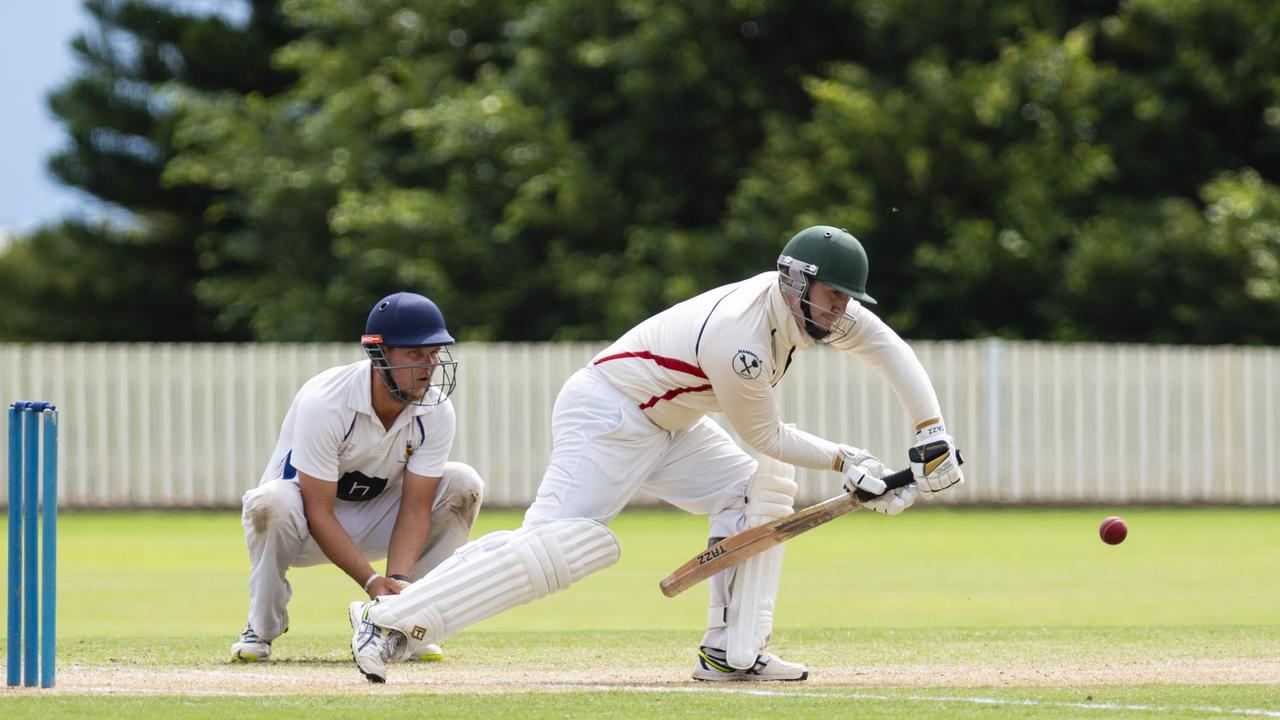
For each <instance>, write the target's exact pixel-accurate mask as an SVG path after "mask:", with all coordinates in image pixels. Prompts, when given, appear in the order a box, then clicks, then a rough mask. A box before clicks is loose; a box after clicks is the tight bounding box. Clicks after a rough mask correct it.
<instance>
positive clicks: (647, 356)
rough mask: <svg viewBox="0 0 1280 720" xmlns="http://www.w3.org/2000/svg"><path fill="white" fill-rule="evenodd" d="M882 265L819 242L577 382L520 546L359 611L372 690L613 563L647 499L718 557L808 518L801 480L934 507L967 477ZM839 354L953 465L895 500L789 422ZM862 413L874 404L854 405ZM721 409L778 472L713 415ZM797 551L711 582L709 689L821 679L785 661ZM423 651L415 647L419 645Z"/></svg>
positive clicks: (669, 322)
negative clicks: (881, 383) (627, 511)
mask: <svg viewBox="0 0 1280 720" xmlns="http://www.w3.org/2000/svg"><path fill="white" fill-rule="evenodd" d="M867 274H868V262H867V255H866V252H865V251H864V249H863V247H862V244H861V243H859V242H858V240H857V239H856V238H855V237H854V236H853V235H851V234H849V233H848V232H847V231H845V230H842V229H839V228H835V227H828V226H822V225H820V226H815V227H810V228H806V229H805V230H802V231H801V232H799V233H797V234H796V235H795V236H794V237H792V238H791V240H790V241H789V242H788V243H787V244H786V246H785V247H784V248H783V250H782V254H781V256H780V257H779V258H778V261H777V269H776V270H775V271H770V272H765V273H761V274H759V275H756V276H755V277H752V278H748V279H746V280H743V281H741V282H737V283H734V284H731V285H726V286H723V287H718V288H716V289H714V290H710V291H708V292H705V293H703V294H701V295H698V296H696V297H694V298H691V299H689V300H686V301H684V302H681V303H679V304H677V305H675V306H673V307H671V308H669V309H667V310H665V311H663V312H661V313H658V314H657V315H655V316H653V317H651V318H649V319H648V320H645V321H644V322H642V323H640V324H639V325H637V326H636V327H634V328H632V329H631V330H630V331H628V332H627V333H626V334H625V335H623V336H622V337H621V338H619V339H618V340H617V341H616V342H614V343H613V344H612V345H610V346H609V347H608V348H606V349H605V350H603V351H602V352H601V353H600V354H599V355H597V356H596V357H595V358H594V359H592V361H591V362H590V363H589V364H588V365H587V366H586V367H584V368H582V369H580V370H578V371H577V372H576V373H574V374H573V375H572V376H571V377H570V378H569V379H568V380H567V381H566V382H565V384H564V387H563V388H562V389H561V391H560V394H559V396H558V397H557V399H556V403H555V407H554V410H553V412H552V416H551V432H552V451H551V459H550V463H549V465H548V467H547V469H546V472H545V474H544V475H543V478H542V484H541V485H540V487H539V488H538V492H537V497H536V499H535V500H534V502H533V504H532V505H531V506H530V507H529V509H528V511H527V512H526V514H525V517H524V523H523V525H522V526H521V527H520V528H519V529H518V530H515V531H503V532H496V533H491V534H489V535H486V536H484V537H481V538H479V539H478V540H476V541H474V542H472V543H469V544H467V545H466V546H464V547H462V548H461V549H460V550H459V551H458V552H457V553H455V554H454V555H453V557H451V558H449V559H448V560H445V561H444V562H443V563H441V564H440V565H439V566H438V567H436V568H435V569H434V570H432V571H431V572H430V573H428V574H427V575H426V576H425V577H423V578H422V579H421V580H418V581H416V582H414V583H413V584H412V585H410V586H409V587H408V588H405V589H403V590H402V591H401V592H400V593H399V594H396V595H386V596H382V597H378V598H374V599H373V600H371V601H368V602H359V601H357V602H354V603H352V604H351V606H350V608H349V609H348V612H349V614H350V619H351V622H352V625H353V627H355V629H356V631H355V634H354V636H353V637H352V644H351V649H352V656H353V658H354V660H355V663H356V665H357V667H358V668H359V670H360V672H361V673H362V674H364V676H365V677H366V678H367V679H369V680H370V681H372V682H385V680H386V676H387V665H388V663H389V662H392V661H395V660H396V659H398V658H401V657H405V656H411V655H413V654H414V653H415V652H417V651H418V650H417V649H418V648H421V647H423V646H425V645H427V644H429V643H438V642H440V641H441V640H442V639H444V638H447V637H449V636H450V635H452V634H454V633H456V632H458V631H459V630H461V629H463V628H464V627H467V626H469V625H471V624H473V623H476V622H479V621H480V620H483V619H485V618H488V617H490V616H492V615H494V614H496V613H499V612H502V611H503V610H506V609H509V608H512V607H515V606H517V605H521V604H524V603H527V602H530V601H532V600H536V599H538V598H541V597H544V596H545V595H548V594H550V593H552V592H555V591H557V590H561V589H563V588H566V587H568V586H569V585H570V584H572V583H573V582H576V581H577V580H579V579H581V578H582V577H584V576H586V575H588V574H590V573H593V572H596V571H598V570H600V569H602V568H605V567H608V566H609V565H612V564H613V563H614V562H615V561H616V560H617V559H618V554H619V550H618V544H617V541H616V539H615V538H614V536H613V534H612V533H611V532H610V531H609V529H608V527H607V526H608V524H609V523H610V521H612V520H613V518H614V517H615V516H616V515H617V514H618V513H619V512H621V511H622V508H623V507H624V506H625V505H626V504H627V501H629V500H630V499H631V498H632V497H633V496H634V495H635V494H636V492H638V491H639V490H641V489H643V490H645V491H647V492H648V493H650V494H652V495H654V496H656V497H658V498H661V499H662V500H665V501H666V502H668V503H670V504H672V505H674V506H676V507H678V508H681V509H683V510H686V511H688V512H691V513H696V514H699V515H706V516H708V518H709V520H710V535H711V538H712V542H713V543H714V542H716V541H718V540H719V539H720V538H723V537H725V536H728V535H731V534H733V533H735V532H737V531H739V530H742V529H743V528H745V527H748V526H753V525H758V524H762V523H765V522H768V521H770V520H773V519H775V518H778V517H781V516H783V515H786V514H788V513H790V512H792V508H793V504H794V498H795V494H796V483H795V480H794V471H795V468H794V466H797V465H799V466H802V467H807V468H817V469H826V470H832V471H834V472H836V473H838V474H839V476H840V477H841V479H842V481H843V486H844V489H845V490H847V491H849V492H854V491H856V490H865V491H867V492H870V493H872V494H881V493H883V494H881V495H880V497H878V498H875V499H873V500H870V501H867V502H864V503H863V505H864V506H866V507H870V508H872V509H873V510H875V511H877V512H880V513H884V514H886V515H897V514H899V513H901V512H902V511H904V510H906V509H907V508H908V507H910V506H911V504H912V503H913V502H915V500H916V497H917V494H918V493H919V492H924V493H938V492H942V491H945V490H946V489H948V488H951V487H953V486H955V485H957V484H959V483H961V482H963V480H964V475H963V473H962V472H961V469H960V463H959V458H958V455H957V452H956V448H955V443H954V441H953V440H952V437H951V435H950V434H949V433H948V431H947V428H946V425H945V424H944V422H943V415H942V411H941V408H940V407H939V404H938V397H937V393H936V392H935V391H934V388H933V384H932V383H931V381H930V379H929V376H928V374H927V373H926V372H925V369H924V367H923V366H922V365H921V364H920V361H919V360H918V359H917V357H916V355H915V353H914V352H913V351H912V350H911V348H910V347H909V346H908V345H907V343H906V342H904V341H903V340H902V338H900V337H899V336H898V335H897V333H895V332H894V331H893V330H892V329H890V328H889V327H888V326H887V325H886V324H885V323H884V322H883V321H881V320H880V319H879V318H878V317H877V316H876V315H874V314H873V313H872V312H871V311H870V310H868V309H867V308H866V306H867V305H871V304H874V303H875V300H874V299H873V298H872V297H871V296H870V295H868V294H867ZM819 344H822V345H831V346H833V347H835V348H837V349H839V350H841V351H843V352H845V353H847V354H848V355H850V356H852V357H853V358H855V359H856V360H858V361H860V362H862V363H864V364H866V365H868V366H870V367H871V368H873V369H874V370H875V371H876V372H877V373H878V374H879V375H880V376H881V377H882V378H883V379H884V380H885V381H886V382H888V383H889V385H890V386H891V387H892V389H893V390H894V392H895V394H896V396H897V398H898V400H899V401H900V402H901V404H902V406H903V407H904V408H905V410H906V412H907V414H908V415H909V417H910V418H911V419H912V427H911V430H912V431H913V432H914V433H915V442H916V446H923V445H925V444H931V445H932V446H934V447H936V445H937V443H938V442H939V441H942V442H943V443H945V452H943V453H941V454H940V455H938V456H936V458H937V459H935V460H932V461H931V462H930V463H929V464H928V466H925V465H924V464H921V463H913V464H912V471H913V475H914V478H915V482H914V483H912V484H909V485H906V486H905V487H901V488H898V489H895V490H889V491H888V492H885V489H886V486H885V483H884V482H883V481H882V480H881V478H882V477H885V476H887V475H888V474H889V473H890V470H889V469H888V468H887V467H885V465H884V464H882V463H881V462H880V461H879V460H877V459H876V458H875V457H874V456H873V455H872V454H871V453H869V452H867V451H866V450H862V449H859V448H857V447H854V446H852V445H847V444H841V443H837V442H834V441H832V440H828V439H825V438H821V437H818V436H816V435H813V434H810V433H807V432H805V431H803V430H800V429H798V428H796V427H795V426H794V425H789V424H787V423H784V422H783V420H782V418H781V417H779V411H778V404H777V402H776V399H775V397H774V390H773V388H774V386H775V385H776V384H777V383H778V382H779V381H781V380H782V378H783V375H785V374H786V372H787V369H788V368H789V367H790V366H791V362H792V360H793V359H794V356H795V354H796V351H797V350H807V349H808V348H811V347H813V346H815V345H819ZM841 400H842V401H843V402H848V403H850V404H853V403H856V402H858V398H842V399H841ZM713 412H719V413H722V414H723V417H724V418H725V419H726V420H727V421H728V422H729V423H730V424H731V425H732V427H733V429H734V431H735V432H736V433H737V434H738V436H739V437H740V438H741V439H742V441H743V442H744V443H746V444H747V445H748V446H750V448H751V449H752V450H754V451H755V453H757V454H758V455H759V456H760V457H761V458H762V460H761V461H757V460H755V459H753V457H752V456H751V455H750V454H748V453H747V451H745V450H744V449H743V448H741V447H739V446H738V445H737V444H736V443H735V442H734V441H733V440H732V439H731V438H730V436H729V434H728V433H726V432H725V431H724V430H723V429H722V428H721V427H720V426H719V425H717V424H716V423H715V422H714V421H712V420H711V419H710V418H708V417H707V414H708V413H713ZM781 551H782V547H781V546H779V547H775V548H773V549H771V550H769V551H768V552H766V553H763V554H761V555H759V556H757V557H755V558H751V559H749V560H747V561H746V562H744V563H742V564H741V565H738V566H735V567H733V568H730V569H728V570H725V571H723V572H721V573H719V574H717V575H715V576H713V577H712V578H711V583H710V585H711V599H710V607H709V610H708V614H707V630H706V633H705V634H704V635H703V637H702V642H701V644H700V647H699V649H698V652H697V657H696V663H695V665H694V670H693V677H694V679H696V680H704V681H711V682H722V681H770V680H804V679H805V678H807V677H808V669H807V668H806V667H805V666H804V665H801V664H799V663H796V662H789V661H787V660H783V659H781V658H779V657H777V656H776V655H773V654H772V653H770V652H768V650H767V647H766V646H767V643H768V640H769V637H770V633H771V632H772V626H773V610H774V598H775V597H776V594H777V590H778V581H779V576H780V573H781V569H782V564H781V563H782V552H781ZM406 646H407V647H408V648H409V650H408V651H406V650H404V648H405V647H406Z"/></svg>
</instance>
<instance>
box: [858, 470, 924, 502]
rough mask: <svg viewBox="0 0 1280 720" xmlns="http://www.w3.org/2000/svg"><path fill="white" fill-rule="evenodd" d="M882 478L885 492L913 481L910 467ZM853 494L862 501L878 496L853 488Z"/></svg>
mask: <svg viewBox="0 0 1280 720" xmlns="http://www.w3.org/2000/svg"><path fill="white" fill-rule="evenodd" d="M882 479H883V480H884V491H885V492H889V491H890V490H896V489H898V488H900V487H904V486H906V485H910V484H911V483H912V482H914V481H915V478H914V477H912V475H911V468H906V469H903V470H899V471H898V472H896V473H894V474H892V475H890V476H889V477H886V478H882ZM853 494H854V495H856V496H857V497H858V499H859V500H861V501H863V502H866V501H868V500H871V499H874V498H878V497H880V496H879V495H877V494H875V493H870V492H867V491H866V490H855V491H854V493H853Z"/></svg>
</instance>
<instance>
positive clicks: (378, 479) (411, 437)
mask: <svg viewBox="0 0 1280 720" xmlns="http://www.w3.org/2000/svg"><path fill="white" fill-rule="evenodd" d="M372 365H373V364H372V362H370V361H369V360H361V361H359V362H355V363H352V364H350V365H341V366H339V367H334V368H329V369H328V370H325V371H324V372H322V373H320V374H319V375H316V376H315V377H313V378H311V379H310V380H308V381H307V382H306V383H304V384H303V385H302V388H301V389H299V390H298V393H297V395H295V396H294V398H293V403H292V404H291V405H290V406H289V412H288V414H286V415H285V418H284V423H283V425H282V426H281V427H280V438H279V440H278V441H277V442H276V449H275V452H273V453H272V454H271V462H270V463H269V464H268V465H267V469H266V471H265V472H263V474H262V482H267V481H269V480H277V479H285V480H292V481H294V482H297V472H296V471H297V470H301V471H302V472H304V473H306V474H308V475H310V476H312V477H315V478H317V479H320V480H326V481H329V482H336V483H338V499H339V500H347V501H352V502H362V501H365V500H371V499H373V498H375V497H377V496H378V495H380V494H382V493H383V492H385V491H387V490H389V489H395V490H398V489H399V487H400V485H401V483H402V482H403V480H404V471H405V468H408V469H409V470H410V471H411V472H414V473H417V474H419V475H423V476H426V477H440V475H441V474H442V473H443V472H444V465H445V462H446V461H447V460H448V459H449V451H450V449H451V448H452V447H453V436H454V430H455V422H456V419H455V417H454V412H453V404H452V402H451V401H450V400H448V399H446V400H445V401H444V402H442V403H440V404H438V405H427V406H419V405H412V404H411V405H408V406H407V407H406V408H405V409H404V411H402V412H401V413H400V415H399V416H398V417H396V420H395V423H394V424H392V426H391V429H389V430H387V429H384V428H383V426H382V422H381V421H380V420H378V416H377V415H376V414H375V413H374V411H373V399H372V396H371V394H370V392H371V391H370V384H369V383H370V379H371V375H370V373H371V371H372ZM379 382H381V381H380V380H379ZM431 392H432V393H437V392H438V390H437V389H436V388H432V389H431Z"/></svg>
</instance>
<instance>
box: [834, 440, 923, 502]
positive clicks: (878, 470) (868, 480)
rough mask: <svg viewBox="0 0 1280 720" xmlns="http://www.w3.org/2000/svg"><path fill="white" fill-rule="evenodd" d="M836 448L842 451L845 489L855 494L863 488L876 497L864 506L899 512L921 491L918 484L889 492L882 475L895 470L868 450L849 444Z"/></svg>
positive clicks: (840, 455) (841, 458)
mask: <svg viewBox="0 0 1280 720" xmlns="http://www.w3.org/2000/svg"><path fill="white" fill-rule="evenodd" d="M837 447H838V448H839V450H840V452H839V461H840V466H841V470H842V471H843V472H844V475H845V481H844V491H845V492H847V493H849V494H850V495H852V494H854V493H856V492H857V491H858V490H864V491H866V492H869V493H871V494H873V495H876V496H877V497H873V498H871V499H869V500H863V501H862V507H865V508H869V509H871V510H875V511H876V512H878V513H883V514H885V515H897V514H899V513H901V512H902V511H903V510H906V509H907V508H909V507H911V503H914V502H915V501H916V495H917V494H918V493H919V491H918V490H917V489H916V485H915V483H911V484H910V485H907V486H905V487H900V488H894V489H892V490H889V491H887V492H886V491H885V484H884V481H883V480H881V479H880V478H884V477H888V476H889V475H890V474H892V472H893V471H892V470H890V469H889V468H888V467H886V466H885V464H884V463H882V462H880V461H879V460H877V459H876V457H875V456H874V455H872V454H871V453H869V452H867V451H866V450H859V449H858V448H856V447H852V446H849V445H839V446H837Z"/></svg>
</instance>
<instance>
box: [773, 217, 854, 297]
mask: <svg viewBox="0 0 1280 720" xmlns="http://www.w3.org/2000/svg"><path fill="white" fill-rule="evenodd" d="M867 270H868V263H867V251H866V250H864V249H863V247H862V243H860V242H858V238H856V237H854V236H853V235H850V234H849V231H848V230H845V229H843V228H836V227H831V226H829V225H814V226H813V227H810V228H805V229H804V230H801V231H800V232H798V233H796V234H795V236H794V237H792V238H791V239H790V240H788V241H787V244H786V247H784V248H782V255H780V256H779V257H778V272H779V273H781V274H782V278H783V289H784V290H786V291H787V292H789V293H791V294H793V295H795V296H797V297H801V298H803V297H804V296H805V291H806V290H807V289H808V287H809V281H810V280H817V281H818V282H822V283H826V284H827V285H830V286H831V287H833V288H835V289H836V290H839V291H840V292H842V293H844V294H845V295H848V296H849V297H851V298H853V299H854V300H857V301H858V302H861V303H866V304H869V305H875V304H876V300H875V298H873V297H871V296H870V295H868V294H867Z"/></svg>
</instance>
